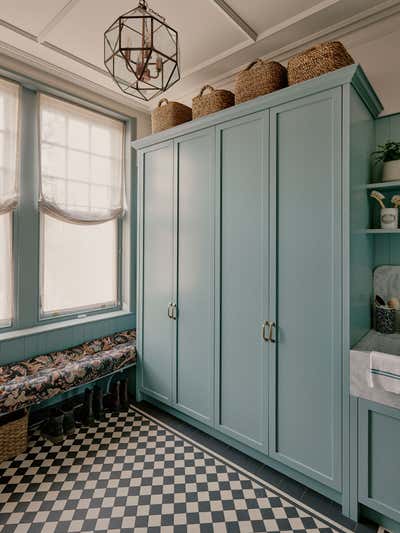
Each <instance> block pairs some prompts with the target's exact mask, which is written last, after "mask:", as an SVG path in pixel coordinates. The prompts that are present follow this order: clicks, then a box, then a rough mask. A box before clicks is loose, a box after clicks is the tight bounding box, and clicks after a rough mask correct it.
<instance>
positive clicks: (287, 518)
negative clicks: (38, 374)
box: [0, 408, 350, 533]
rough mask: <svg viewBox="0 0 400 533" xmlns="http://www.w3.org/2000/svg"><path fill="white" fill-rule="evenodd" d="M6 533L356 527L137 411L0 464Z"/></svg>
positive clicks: (36, 439)
mask: <svg viewBox="0 0 400 533" xmlns="http://www.w3.org/2000/svg"><path fill="white" fill-rule="evenodd" d="M0 531H2V532H4V533H8V532H11V531H15V532H18V533H23V532H39V531H41V532H46V533H47V532H51V531H56V532H60V533H61V532H80V531H85V532H87V531H96V532H109V533H111V532H117V531H118V532H119V531H123V532H133V531H134V532H135V533H141V532H149V533H152V532H161V533H169V532H172V533H180V532H189V533H195V532H199V533H208V532H216V533H219V532H229V533H233V532H235V533H236V532H237V533H251V532H256V531H268V532H269V533H273V532H278V531H286V532H296V533H300V532H306V533H319V532H322V533H328V532H331V531H338V532H346V533H348V532H349V531H350V530H349V529H346V528H344V527H343V526H341V525H339V524H338V523H335V522H332V520H330V519H329V518H327V517H326V516H323V515H321V514H319V513H318V512H316V511H313V510H311V509H310V508H308V507H305V506H304V505H303V504H301V503H300V502H298V501H296V500H293V498H291V497H290V496H289V495H288V494H285V493H284V492H282V491H280V490H278V489H275V488H274V487H272V486H270V485H268V484H266V483H265V482H264V481H262V480H261V479H258V478H255V477H254V476H253V475H252V474H250V473H248V472H246V471H244V470H242V469H241V468H240V467H236V466H235V465H233V464H231V463H229V462H227V461H225V460H224V459H223V458H222V457H219V456H218V455H216V454H215V453H214V452H212V451H211V450H208V449H207V448H204V446H202V445H198V444H196V443H195V442H193V441H191V440H190V439H189V438H188V437H186V436H183V435H181V434H180V433H178V432H176V431H175V430H173V429H172V428H169V427H168V426H165V425H164V424H163V423H161V422H160V421H158V420H156V419H154V418H152V417H150V416H149V415H147V414H146V413H144V412H142V411H140V410H137V409H136V408H131V409H130V410H129V412H127V413H120V414H119V415H115V416H110V417H109V418H108V419H107V420H106V421H105V422H103V423H100V424H98V425H97V426H96V427H95V428H88V429H83V428H82V429H80V430H79V431H78V432H77V433H76V435H74V436H73V437H72V438H68V439H67V440H65V441H64V442H63V443H62V444H60V445H51V444H50V443H49V442H45V441H43V439H41V438H40V436H39V435H38V434H34V435H33V437H32V438H31V443H30V448H29V451H28V452H27V453H26V454H24V455H21V456H19V457H18V458H16V459H14V460H13V461H9V462H7V463H3V464H1V465H0Z"/></svg>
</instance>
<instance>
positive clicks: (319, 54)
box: [288, 41, 354, 85]
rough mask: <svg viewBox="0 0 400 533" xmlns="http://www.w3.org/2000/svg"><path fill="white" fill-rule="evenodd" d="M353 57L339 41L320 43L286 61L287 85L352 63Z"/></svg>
mask: <svg viewBox="0 0 400 533" xmlns="http://www.w3.org/2000/svg"><path fill="white" fill-rule="evenodd" d="M353 63H354V61H353V58H352V57H351V55H350V54H349V53H348V52H347V50H346V48H345V47H344V46H343V44H342V43H341V42H339V41H332V42H327V43H321V44H318V45H317V46H314V47H313V48H309V49H308V50H306V51H305V52H302V53H301V54H298V55H296V56H294V57H292V58H291V59H289V61H288V81H289V85H294V84H295V83H300V82H302V81H305V80H309V79H311V78H315V77H317V76H321V74H326V73H327V72H331V71H332V70H336V69H338V68H342V67H347V65H351V64H353Z"/></svg>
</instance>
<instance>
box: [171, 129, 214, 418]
mask: <svg viewBox="0 0 400 533" xmlns="http://www.w3.org/2000/svg"><path fill="white" fill-rule="evenodd" d="M214 138H215V137H214V130H206V131H203V132H201V133H200V134H198V133H197V134H194V135H190V136H186V137H183V138H182V139H180V140H178V141H177V144H176V151H175V153H176V160H177V174H178V202H177V211H178V278H177V289H178V291H177V293H178V331H177V388H176V393H177V406H178V408H180V409H181V410H182V411H185V412H186V413H187V414H190V415H191V416H194V417H195V418H198V419H199V420H201V421H202V422H204V423H211V422H212V420H213V398H214V395H213V375H214V367H213V365H214V314H213V310H214V212H215V209H214V203H213V202H214V187H215V178H214V175H215V157H214V153H215V149H214Z"/></svg>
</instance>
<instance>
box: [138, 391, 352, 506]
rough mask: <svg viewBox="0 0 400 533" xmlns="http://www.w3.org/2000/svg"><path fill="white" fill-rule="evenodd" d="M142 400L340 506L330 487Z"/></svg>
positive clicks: (148, 399) (146, 398)
mask: <svg viewBox="0 0 400 533" xmlns="http://www.w3.org/2000/svg"><path fill="white" fill-rule="evenodd" d="M142 400H143V401H146V402H148V403H150V404H152V405H154V406H155V407H158V408H160V409H162V410H163V411H165V412H167V413H169V414H171V415H173V416H175V417H176V418H178V419H180V420H183V421H184V422H186V423H188V424H190V425H191V426H193V427H195V428H197V429H199V430H201V431H204V433H207V434H208V435H211V436H212V437H214V438H216V439H218V440H220V441H222V442H224V443H225V444H228V445H229V446H232V448H235V449H237V450H239V451H241V452H242V453H245V454H246V455H248V456H249V457H252V458H253V459H256V460H257V461H260V462H261V463H263V464H265V465H266V466H269V467H270V468H273V469H274V470H277V471H278V472H280V473H281V474H284V475H285V476H288V477H290V478H291V479H294V480H295V481H298V482H299V483H302V484H303V485H305V486H306V487H308V488H310V489H312V490H315V491H316V492H318V493H319V494H322V495H323V496H325V497H326V498H329V499H330V500H333V501H334V502H336V503H338V504H339V505H341V504H342V495H341V494H340V493H339V492H336V491H334V490H332V489H331V488H330V487H325V486H324V485H322V484H321V483H318V482H317V481H314V480H313V479H310V478H309V477H307V476H304V475H303V474H300V473H299V472H296V471H295V470H292V469H291V468H288V467H287V466H285V465H283V464H281V463H279V462H277V461H274V460H273V459H271V458H270V457H268V456H266V455H264V454H263V453H261V452H259V451H257V450H253V449H252V448H250V447H249V446H246V445H245V444H242V443H240V442H238V441H237V440H235V439H233V438H231V437H228V436H227V435H225V434H224V433H221V432H220V431H218V430H216V429H214V428H212V427H210V426H207V425H206V424H203V423H202V422H199V421H198V420H196V419H194V418H192V417H191V416H188V415H186V414H184V413H182V412H180V411H178V410H177V409H174V408H173V407H170V406H168V405H165V404H163V403H161V402H159V401H157V400H155V399H154V398H151V397H150V396H148V395H146V394H144V393H143V392H141V394H140V401H142Z"/></svg>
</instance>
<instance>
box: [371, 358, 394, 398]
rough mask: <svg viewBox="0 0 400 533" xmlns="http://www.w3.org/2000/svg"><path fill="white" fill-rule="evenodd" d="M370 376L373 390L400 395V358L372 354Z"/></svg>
mask: <svg viewBox="0 0 400 533" xmlns="http://www.w3.org/2000/svg"><path fill="white" fill-rule="evenodd" d="M369 376H370V383H369V386H370V387H371V388H376V389H383V390H385V391H387V392H392V393H394V394H400V356H398V355H389V354H386V353H381V352H371V354H370V363H369Z"/></svg>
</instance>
